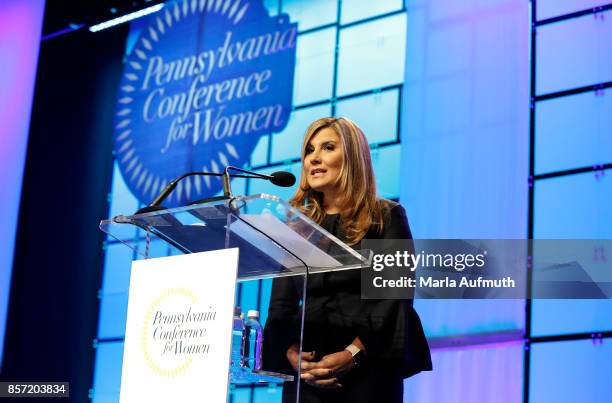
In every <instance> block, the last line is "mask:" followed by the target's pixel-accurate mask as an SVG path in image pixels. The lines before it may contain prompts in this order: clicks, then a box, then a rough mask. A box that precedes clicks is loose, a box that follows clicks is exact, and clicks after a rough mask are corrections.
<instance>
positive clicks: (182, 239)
mask: <svg viewBox="0 0 612 403" xmlns="http://www.w3.org/2000/svg"><path fill="white" fill-rule="evenodd" d="M100 229H101V230H102V231H104V232H105V233H107V234H108V235H109V236H110V237H112V238H115V239H117V240H118V241H120V242H121V243H123V244H124V245H126V246H127V247H129V248H131V249H132V250H133V251H134V256H135V259H148V258H156V257H163V256H170V255H177V254H184V253H197V252H204V251H211V250H219V249H227V248H236V247H237V248H238V249H239V259H238V261H239V263H238V275H237V284H236V287H238V290H240V289H247V288H249V286H257V289H258V298H257V305H258V306H257V307H255V306H243V307H242V309H243V312H246V311H247V309H257V308H258V310H260V311H261V313H260V318H261V323H262V325H264V326H265V321H266V318H267V314H268V311H269V310H270V308H274V307H270V306H268V305H267V301H269V300H270V294H271V292H272V289H273V281H275V279H279V278H281V277H291V278H292V279H291V280H292V281H293V283H294V284H295V285H296V287H298V288H300V289H301V292H302V293H303V294H301V295H303V297H302V304H301V305H300V307H299V311H298V312H297V314H298V316H299V317H298V318H292V320H293V322H294V323H298V324H299V326H296V328H295V329H294V330H293V333H295V334H289V335H286V336H288V337H290V338H291V339H292V340H295V341H299V345H300V351H301V342H302V335H303V320H302V318H303V314H304V308H305V302H304V301H306V284H307V279H308V276H309V275H310V274H313V273H322V272H329V271H335V270H351V269H360V268H362V267H367V266H369V265H370V263H371V251H355V250H353V249H352V248H351V247H349V246H347V245H346V244H344V243H342V242H341V241H340V240H339V239H338V238H336V237H334V236H333V235H331V234H330V233H328V232H327V231H325V230H324V229H323V228H321V227H319V226H318V225H317V224H316V223H314V222H313V221H312V220H310V219H309V218H308V217H306V216H304V215H303V214H302V213H300V212H299V211H298V210H297V209H295V208H293V207H291V206H290V205H289V204H288V203H286V202H284V201H282V200H280V199H279V198H278V197H276V196H271V195H266V194H260V195H255V196H247V197H235V198H231V199H223V200H216V201H212V202H207V203H201V204H196V205H191V206H186V207H179V208H173V209H166V210H161V211H155V212H151V213H146V214H139V215H133V216H123V215H119V216H116V217H114V218H112V219H109V220H104V221H102V222H101V223H100ZM126 269H127V268H126ZM260 280H261V281H260ZM252 282H258V283H259V284H254V283H252ZM264 283H265V284H264ZM239 294H240V293H239V292H236V295H237V296H238V295H239ZM266 353H268V355H269V354H272V353H271V352H270V351H266V350H265V349H264V351H263V359H264V362H270V361H275V360H279V359H280V360H286V358H285V357H267V356H266ZM117 370H120V368H118V369H117ZM290 372H291V371H283V372H278V371H277V370H270V369H269V368H266V366H265V365H264V367H263V368H262V370H253V369H251V368H249V367H248V366H240V367H237V366H230V374H229V379H230V390H229V393H230V394H231V393H234V391H235V390H236V389H238V388H243V387H254V386H263V385H266V384H267V385H270V384H276V385H282V384H283V383H284V382H287V381H293V380H295V379H299V373H297V374H295V373H290ZM280 393H281V392H280V389H279V390H278V401H280ZM298 396H299V394H298ZM237 400H238V399H234V401H237ZM275 400H276V399H275ZM203 401H205V397H204V400H203ZM253 401H255V402H256V401H257V398H255V399H253ZM266 401H270V399H269V397H267V399H266ZM297 401H299V397H298V400H297Z"/></svg>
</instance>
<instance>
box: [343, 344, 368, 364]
mask: <svg viewBox="0 0 612 403" xmlns="http://www.w3.org/2000/svg"><path fill="white" fill-rule="evenodd" d="M345 350H346V351H348V352H349V353H351V356H352V357H353V364H355V367H357V368H361V367H363V366H365V364H366V353H365V351H363V350H361V349H360V348H359V347H357V346H356V345H354V344H349V345H348V346H346V348H345Z"/></svg>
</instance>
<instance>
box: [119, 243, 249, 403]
mask: <svg viewBox="0 0 612 403" xmlns="http://www.w3.org/2000/svg"><path fill="white" fill-rule="evenodd" d="M237 268H238V249H236V248H233V249H224V250H217V251H210V252H201V253H194V254H186V255H180V256H171V257H163V258H157V259H147V260H138V261H135V262H133V264H132V273H131V279H130V294H129V302H128V314H127V326H126V332H125V348H124V352H123V372H122V376H121V394H120V401H121V402H122V403H131V402H169V401H178V402H204V401H206V402H219V403H221V402H223V403H225V402H226V401H227V392H228V373H229V364H230V349H231V335H232V320H233V319H232V318H233V309H234V298H235V295H234V294H235V285H236V273H237Z"/></svg>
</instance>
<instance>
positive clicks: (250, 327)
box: [246, 310, 263, 371]
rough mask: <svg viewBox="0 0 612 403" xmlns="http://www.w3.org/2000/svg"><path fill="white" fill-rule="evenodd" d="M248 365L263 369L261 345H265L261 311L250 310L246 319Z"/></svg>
mask: <svg viewBox="0 0 612 403" xmlns="http://www.w3.org/2000/svg"><path fill="white" fill-rule="evenodd" d="M246 333H247V334H248V337H247V343H246V346H247V356H248V365H249V367H250V368H251V369H252V370H255V371H259V370H261V346H262V345H263V329H262V328H261V324H260V323H259V311H256V310H250V311H248V313H247V321H246Z"/></svg>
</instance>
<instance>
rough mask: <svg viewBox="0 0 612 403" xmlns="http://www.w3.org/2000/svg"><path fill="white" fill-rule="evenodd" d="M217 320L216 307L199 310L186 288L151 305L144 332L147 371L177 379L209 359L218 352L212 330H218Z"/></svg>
mask: <svg viewBox="0 0 612 403" xmlns="http://www.w3.org/2000/svg"><path fill="white" fill-rule="evenodd" d="M216 318H217V312H216V310H215V309H214V307H212V306H211V307H206V308H205V309H202V307H200V306H198V297H197V295H196V294H195V293H194V292H193V291H191V290H189V289H187V288H182V287H177V288H168V289H166V290H164V291H163V292H162V293H160V294H159V295H158V296H157V297H156V298H154V299H153V301H152V302H151V304H150V306H149V308H148V309H147V312H146V314H145V318H144V321H143V323H142V328H141V332H140V346H141V350H142V354H143V358H144V361H145V363H146V365H147V367H149V368H150V369H151V370H152V371H153V373H155V374H157V375H159V376H162V377H176V376H179V375H181V374H183V373H184V372H185V371H187V370H188V369H189V368H190V367H191V366H192V364H193V362H194V359H196V360H197V359H200V358H201V359H205V358H206V357H207V356H209V354H211V353H212V349H213V348H214V345H212V344H211V343H210V341H209V334H208V330H209V328H211V327H213V326H215V321H216Z"/></svg>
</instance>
